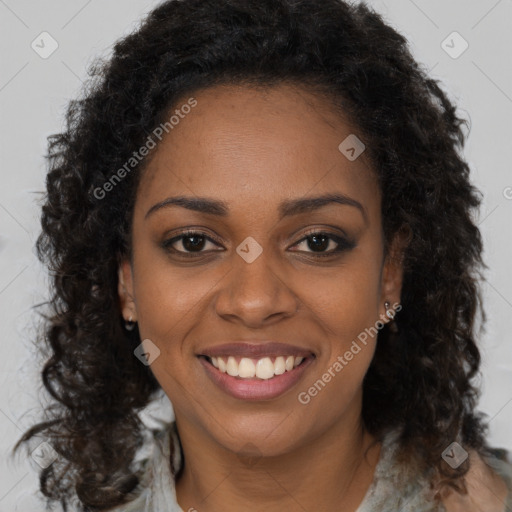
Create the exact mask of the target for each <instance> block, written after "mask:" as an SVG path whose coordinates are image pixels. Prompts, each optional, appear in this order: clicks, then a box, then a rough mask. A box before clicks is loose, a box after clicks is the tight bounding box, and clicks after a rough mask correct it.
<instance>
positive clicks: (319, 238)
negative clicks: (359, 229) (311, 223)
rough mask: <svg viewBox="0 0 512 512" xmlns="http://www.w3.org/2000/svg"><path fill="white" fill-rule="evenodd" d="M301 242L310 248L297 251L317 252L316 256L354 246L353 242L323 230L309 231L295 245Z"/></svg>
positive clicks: (326, 254)
mask: <svg viewBox="0 0 512 512" xmlns="http://www.w3.org/2000/svg"><path fill="white" fill-rule="evenodd" d="M301 244H304V245H305V246H306V247H307V248H308V249H310V250H309V251H308V250H306V251H298V252H310V253H313V254H314V253H317V255H318V256H328V255H331V254H336V253H340V252H342V251H344V250H348V249H353V248H354V247H355V244H354V243H353V242H351V241H349V240H347V239H345V238H342V237H340V236H338V235H335V234H333V233H325V232H323V231H316V232H311V233H309V234H308V235H307V236H306V237H304V238H303V239H302V240H300V241H299V242H298V243H297V244H295V245H296V246H298V245H301ZM327 249H330V250H327Z"/></svg>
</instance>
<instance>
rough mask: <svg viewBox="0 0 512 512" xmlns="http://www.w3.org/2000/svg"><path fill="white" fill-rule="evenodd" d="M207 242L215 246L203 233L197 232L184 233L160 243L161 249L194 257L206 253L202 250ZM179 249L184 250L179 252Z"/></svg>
mask: <svg viewBox="0 0 512 512" xmlns="http://www.w3.org/2000/svg"><path fill="white" fill-rule="evenodd" d="M208 242H209V243H212V244H214V245H216V246H217V243H216V242H215V241H214V240H213V239H212V238H210V237H209V236H207V235H206V234H204V233H201V232H199V231H184V232H183V233H180V235H178V236H175V237H173V238H170V239H169V240H165V241H164V242H163V243H162V247H163V248H164V249H166V250H169V251H171V252H173V253H178V254H180V255H182V256H192V257H194V253H201V252H206V251H204V250H203V249H204V247H205V245H206V246H207V244H208ZM180 247H181V249H184V250H180V249H179V248H180Z"/></svg>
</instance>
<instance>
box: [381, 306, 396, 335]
mask: <svg viewBox="0 0 512 512" xmlns="http://www.w3.org/2000/svg"><path fill="white" fill-rule="evenodd" d="M390 305H391V304H390V303H389V302H388V301H386V302H384V307H385V308H386V316H387V317H388V318H389V330H390V331H391V332H392V333H393V334H396V333H397V332H398V327H397V325H396V322H395V321H394V317H395V315H394V314H393V310H392V309H390Z"/></svg>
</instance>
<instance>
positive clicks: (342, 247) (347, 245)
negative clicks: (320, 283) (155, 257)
mask: <svg viewBox="0 0 512 512" xmlns="http://www.w3.org/2000/svg"><path fill="white" fill-rule="evenodd" d="M197 236H198V237H201V238H204V239H206V240H208V241H210V242H212V243H218V242H216V241H215V240H214V239H213V238H211V237H209V236H207V235H206V234H205V233H202V232H200V231H192V230H187V231H183V232H181V233H180V234H179V235H178V236H175V237H173V238H170V239H168V240H164V241H163V242H162V244H161V245H162V247H163V248H164V249H165V250H166V251H169V252H172V253H173V254H179V255H180V257H184V258H196V257H197V255H199V254H201V253H203V252H207V251H197V252H185V251H177V250H176V249H174V248H173V247H172V245H174V244H175V243H176V242H178V241H180V240H183V239H185V238H190V237H197ZM314 236H326V237H328V238H329V239H331V240H333V241H334V242H336V243H337V244H338V246H337V248H336V249H333V250H331V251H328V252H324V253H315V252H313V251H298V252H307V253H308V254H312V255H314V256H315V257H318V258H326V257H328V256H332V255H334V254H339V253H342V252H343V251H346V250H350V249H353V248H354V247H355V243H354V242H352V241H350V240H347V239H345V238H343V237H340V236H338V235H335V234H333V233H329V232H325V231H318V230H312V231H309V232H307V233H305V236H304V237H302V238H301V239H300V240H299V241H298V242H296V243H295V244H294V246H295V245H298V244H300V243H302V242H305V241H307V240H308V239H309V238H312V237H314ZM292 247H293V246H292ZM215 252H220V251H215Z"/></svg>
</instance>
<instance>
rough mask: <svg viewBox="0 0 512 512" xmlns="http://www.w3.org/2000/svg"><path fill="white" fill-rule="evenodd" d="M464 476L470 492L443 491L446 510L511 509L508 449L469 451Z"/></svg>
mask: <svg viewBox="0 0 512 512" xmlns="http://www.w3.org/2000/svg"><path fill="white" fill-rule="evenodd" d="M469 461H470V466H469V470H468V473H467V474H466V476H465V484H466V489H467V494H460V493H458V492H457V491H456V490H455V489H452V488H444V489H442V490H441V491H440V496H441V499H442V503H443V505H444V507H445V508H446V512H480V511H482V510H485V511H486V512H505V511H507V510H512V508H511V507H512V461H511V456H510V453H509V452H507V451H505V450H496V449H495V450H492V449H486V450H485V451H484V452H483V453H482V454H479V453H477V452H476V451H471V452H470V453H469Z"/></svg>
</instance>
